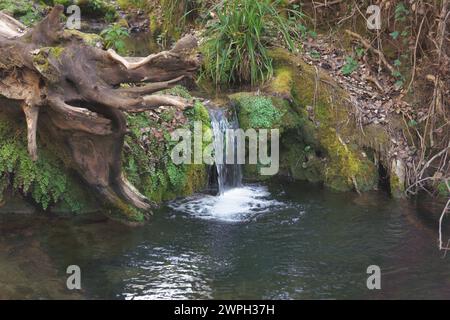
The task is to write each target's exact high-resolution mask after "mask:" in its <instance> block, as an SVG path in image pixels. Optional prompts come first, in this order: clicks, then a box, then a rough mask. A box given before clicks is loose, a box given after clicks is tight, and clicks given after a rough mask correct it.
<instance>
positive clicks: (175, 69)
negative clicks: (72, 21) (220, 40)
mask: <svg viewBox="0 0 450 320" xmlns="http://www.w3.org/2000/svg"><path fill="white" fill-rule="evenodd" d="M62 13H63V7H62V6H55V7H54V8H53V9H52V11H51V12H50V13H49V15H48V16H47V17H46V18H45V19H44V20H43V21H41V22H40V23H39V24H37V25H36V26H35V27H34V28H33V29H29V30H25V28H23V30H22V25H21V24H20V23H19V22H17V21H16V20H15V19H13V18H11V17H9V16H7V15H5V14H3V13H1V14H0V95H2V96H4V97H6V98H7V99H9V100H10V101H15V102H18V105H19V106H22V110H23V113H24V114H25V118H26V122H27V126H28V150H29V153H30V156H31V157H32V158H33V159H34V160H35V159H37V157H38V152H37V148H38V146H37V143H36V132H37V133H39V130H40V127H39V126H43V128H42V129H44V128H45V129H46V130H45V132H46V133H49V134H50V135H51V136H53V137H54V139H52V141H51V143H60V144H61V145H60V147H61V150H63V149H64V150H65V154H70V157H71V161H70V162H71V163H70V164H69V165H70V166H71V167H73V168H74V169H75V170H77V171H78V173H79V174H80V176H81V177H83V178H84V180H85V181H86V183H87V184H88V185H90V186H91V187H92V189H93V190H95V191H96V192H97V194H98V196H99V198H101V199H103V200H104V201H105V202H107V203H109V204H112V205H115V206H116V207H117V208H119V209H121V208H123V204H124V203H126V204H130V205H132V206H134V207H135V208H137V209H140V210H145V211H149V210H150V208H151V205H152V204H151V203H150V201H149V200H148V199H147V198H146V197H145V196H143V195H142V194H140V193H139V192H138V191H137V190H136V188H134V187H133V186H132V185H131V184H130V183H129V182H128V181H127V180H126V178H125V177H124V175H123V172H122V158H121V155H122V147H123V143H124V136H125V133H126V130H127V126H126V118H125V115H124V113H123V112H124V111H126V112H142V111H146V110H149V109H154V108H157V107H159V106H161V105H164V106H176V107H178V108H184V107H188V106H190V105H192V102H191V101H187V100H185V99H182V98H179V97H175V96H169V95H161V94H154V93H157V92H158V91H161V90H163V89H167V88H170V87H172V86H173V85H174V84H176V83H177V82H178V81H180V80H182V79H184V78H186V77H188V78H189V77H192V76H193V75H194V73H195V72H196V71H197V70H198V68H199V66H200V55H199V54H198V52H197V42H196V39H195V38H194V37H192V36H187V37H185V38H183V39H181V40H180V41H179V42H178V43H177V44H176V45H175V46H174V48H173V49H172V50H170V51H164V52H161V53H157V54H153V55H150V56H148V57H143V58H125V57H121V56H119V55H118V54H117V53H115V52H114V51H112V50H108V51H105V50H102V49H99V48H96V47H92V46H88V45H86V44H83V43H82V42H80V41H79V40H78V39H77V38H76V37H74V38H70V37H67V33H66V34H64V28H63V24H62V23H61V21H60V15H61V14H62ZM140 82H145V83H147V84H146V85H144V86H138V87H131V88H120V87H119V86H120V84H121V83H140ZM38 117H39V122H38Z"/></svg>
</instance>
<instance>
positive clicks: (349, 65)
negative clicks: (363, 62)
mask: <svg viewBox="0 0 450 320" xmlns="http://www.w3.org/2000/svg"><path fill="white" fill-rule="evenodd" d="M358 67H359V64H358V61H356V60H355V59H354V58H353V57H352V56H347V57H346V58H345V64H344V66H343V67H342V69H341V72H342V74H343V75H344V76H348V75H350V74H352V73H353V72H354V71H355V70H356V69H358Z"/></svg>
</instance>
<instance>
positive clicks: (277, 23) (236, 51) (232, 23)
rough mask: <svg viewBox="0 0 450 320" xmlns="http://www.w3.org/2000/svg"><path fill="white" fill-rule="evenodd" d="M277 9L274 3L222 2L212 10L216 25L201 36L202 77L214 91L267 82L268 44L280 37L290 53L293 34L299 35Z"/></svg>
mask: <svg viewBox="0 0 450 320" xmlns="http://www.w3.org/2000/svg"><path fill="white" fill-rule="evenodd" d="M279 9H280V1H278V0H276V1H271V0H262V1H253V0H225V1H223V2H221V3H220V4H219V5H217V6H215V7H214V9H213V11H214V12H216V13H217V21H216V22H214V23H212V25H211V26H210V27H209V28H208V29H207V31H206V33H205V36H206V38H207V40H206V42H205V45H204V47H203V49H204V50H203V51H204V55H205V66H204V72H203V75H202V76H203V77H207V78H211V79H212V80H213V81H214V83H215V85H216V87H219V86H221V85H230V84H237V83H251V84H252V85H254V84H256V83H258V82H264V81H266V80H267V79H269V78H270V77H271V76H272V74H273V67H272V59H271V58H270V56H269V54H268V47H269V45H270V43H273V42H274V38H276V36H277V35H278V34H281V38H282V42H283V44H284V45H285V46H286V47H287V48H289V49H291V50H293V49H294V40H293V39H294V38H293V34H296V35H297V36H298V35H299V34H298V30H295V29H292V28H291V27H290V26H291V23H289V21H288V18H286V16H285V15H282V14H280V13H279ZM288 13H289V15H290V16H291V17H292V16H297V17H298V18H301V17H302V16H301V14H300V13H299V12H298V11H294V10H288ZM290 19H292V18H290Z"/></svg>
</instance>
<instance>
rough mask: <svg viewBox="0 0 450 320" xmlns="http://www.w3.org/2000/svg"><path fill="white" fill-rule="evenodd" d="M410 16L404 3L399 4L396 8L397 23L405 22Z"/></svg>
mask: <svg viewBox="0 0 450 320" xmlns="http://www.w3.org/2000/svg"><path fill="white" fill-rule="evenodd" d="M408 14H409V11H408V9H406V6H405V4H404V3H403V2H400V3H398V4H397V5H396V6H395V11H394V16H395V21H405V20H406V16H407V15H408Z"/></svg>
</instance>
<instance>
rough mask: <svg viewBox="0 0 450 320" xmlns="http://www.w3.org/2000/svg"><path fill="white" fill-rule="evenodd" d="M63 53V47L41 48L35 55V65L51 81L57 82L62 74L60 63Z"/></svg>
mask: <svg viewBox="0 0 450 320" xmlns="http://www.w3.org/2000/svg"><path fill="white" fill-rule="evenodd" d="M63 54H64V48H62V47H46V48H41V49H40V50H39V53H37V54H36V55H34V56H33V65H34V67H35V68H36V69H37V70H38V71H39V72H40V73H41V74H42V75H43V76H44V77H45V78H46V79H47V80H48V81H49V82H51V83H57V82H59V76H60V72H59V71H58V64H59V62H60V60H61V59H62V55H63Z"/></svg>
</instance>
